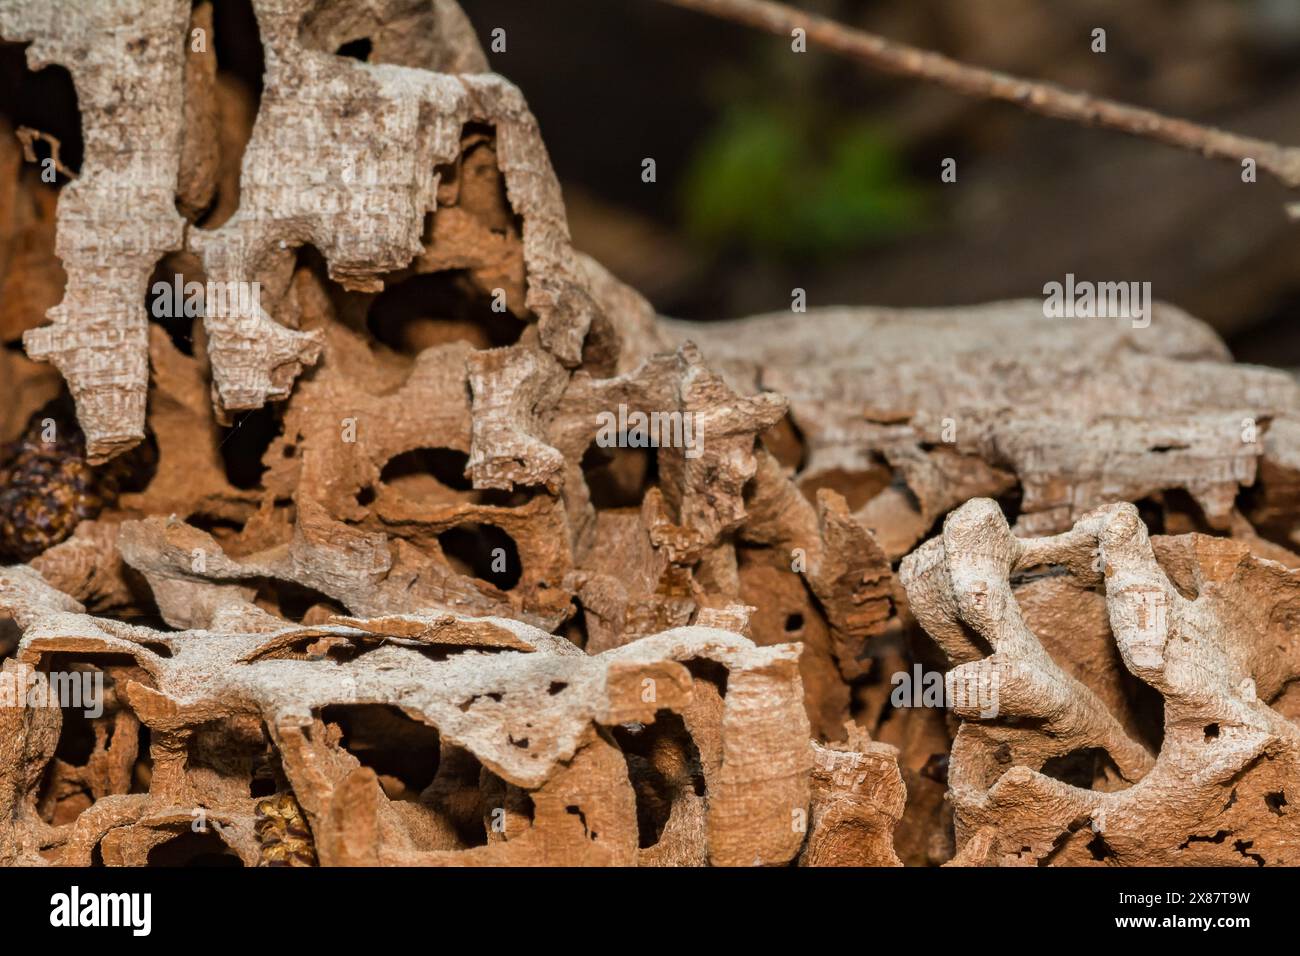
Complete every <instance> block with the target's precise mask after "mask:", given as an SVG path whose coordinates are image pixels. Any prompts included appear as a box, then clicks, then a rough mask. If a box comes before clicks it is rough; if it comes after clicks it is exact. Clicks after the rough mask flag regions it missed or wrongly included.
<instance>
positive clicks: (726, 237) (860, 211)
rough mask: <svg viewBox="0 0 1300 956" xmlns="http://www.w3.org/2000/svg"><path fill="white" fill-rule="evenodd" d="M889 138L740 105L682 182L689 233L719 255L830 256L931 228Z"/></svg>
mask: <svg viewBox="0 0 1300 956" xmlns="http://www.w3.org/2000/svg"><path fill="white" fill-rule="evenodd" d="M927 200H928V194H927V192H926V191H925V190H924V189H923V188H922V187H921V186H919V185H918V184H917V183H915V182H913V181H912V180H911V179H910V178H909V176H908V175H907V172H906V170H905V169H904V167H903V163H902V160H901V158H900V156H899V154H898V152H897V151H896V149H895V148H894V147H893V146H892V144H891V143H890V141H889V139H888V137H886V136H885V135H883V134H882V132H881V131H880V130H879V129H878V128H876V127H873V125H872V124H871V123H869V122H866V121H860V120H859V121H850V122H847V123H840V124H835V125H829V124H825V123H818V122H816V121H814V120H813V118H812V117H811V116H809V115H808V114H807V113H805V112H795V111H793V110H788V109H783V108H781V107H780V106H777V105H759V106H755V105H746V106H733V107H730V108H728V109H727V110H726V111H724V113H723V117H722V120H721V122H720V123H719V124H718V125H717V127H716V128H715V129H714V130H713V131H712V132H711V133H710V135H709V136H708V137H706V139H705V140H704V142H703V143H702V144H701V146H700V148H699V149H698V150H697V152H696V154H695V156H694V158H693V160H692V162H691V165H690V168H689V169H688V170H687V174H686V176H685V178H684V181H683V188H682V194H681V201H682V216H683V222H684V226H685V228H686V230H687V233H688V234H689V235H690V236H691V237H692V238H693V239H694V240H696V241H697V242H698V243H699V244H700V245H701V246H703V247H705V248H706V249H709V250H711V251H714V252H718V251H721V250H723V249H732V248H737V247H740V248H745V249H748V250H749V251H751V252H754V253H757V254H759V255H762V256H765V257H775V258H783V259H786V258H801V259H824V258H828V257H830V256H833V255H835V254H837V253H842V252H846V251H849V250H852V249H856V248H860V247H862V246H863V245H865V244H868V243H872V242H880V241H883V240H888V239H893V238H896V237H898V236H900V235H903V234H906V233H908V232H912V231H914V230H916V229H918V228H919V227H921V226H923V225H924V224H925V223H926V221H927V219H928V215H927V213H928V210H929V207H930V203H929V202H928V201H927Z"/></svg>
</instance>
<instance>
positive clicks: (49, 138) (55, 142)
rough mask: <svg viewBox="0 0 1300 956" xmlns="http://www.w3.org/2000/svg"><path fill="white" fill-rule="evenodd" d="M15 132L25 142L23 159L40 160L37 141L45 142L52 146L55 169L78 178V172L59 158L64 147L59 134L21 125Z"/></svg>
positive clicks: (70, 177)
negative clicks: (55, 134) (37, 153)
mask: <svg viewBox="0 0 1300 956" xmlns="http://www.w3.org/2000/svg"><path fill="white" fill-rule="evenodd" d="M14 133H15V135H17V137H18V141H19V142H20V143H22V144H23V159H25V160H26V161H27V162H29V163H38V162H40V159H39V158H38V157H37V155H36V145H35V144H36V143H37V142H44V143H45V145H46V146H48V147H49V148H50V159H51V160H53V161H54V169H55V171H56V172H59V173H62V174H63V175H64V176H65V177H67V178H68V179H76V178H77V174H76V173H74V172H73V171H72V170H70V169H69V168H68V167H67V166H64V165H63V161H62V160H61V159H60V158H59V150H60V149H62V147H63V144H62V143H60V142H59V138H58V137H57V136H54V135H53V134H51V133H42V132H41V131H40V130H38V129H32V128H31V127H30V126H20V127H18V129H16V130H14Z"/></svg>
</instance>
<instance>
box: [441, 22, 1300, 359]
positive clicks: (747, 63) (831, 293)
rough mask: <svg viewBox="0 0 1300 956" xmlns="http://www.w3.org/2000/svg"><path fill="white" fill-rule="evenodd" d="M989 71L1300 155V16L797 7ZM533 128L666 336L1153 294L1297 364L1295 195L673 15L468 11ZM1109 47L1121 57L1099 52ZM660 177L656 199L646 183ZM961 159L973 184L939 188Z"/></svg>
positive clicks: (1260, 353)
mask: <svg viewBox="0 0 1300 956" xmlns="http://www.w3.org/2000/svg"><path fill="white" fill-rule="evenodd" d="M798 5H802V6H803V7H804V8H805V9H810V10H816V11H818V12H821V13H823V14H826V15H829V16H832V17H835V18H836V19H839V20H841V21H842V22H844V23H847V24H851V25H855V26H859V27H862V28H865V29H868V30H871V31H875V32H878V33H881V34H883V35H885V36H888V37H890V38H893V39H896V40H901V41H906V42H909V43H913V44H916V45H919V46H923V47H926V48H929V49H934V50H938V51H941V52H943V53H946V54H948V55H951V56H954V57H957V58H959V59H962V60H966V61H968V62H971V63H975V64H979V65H982V66H987V67H992V68H995V69H1000V70H1005V71H1010V72H1014V73H1018V74H1023V75H1026V76H1031V77H1035V78H1041V79H1046V80H1051V81H1055V82H1058V83H1061V84H1065V85H1068V86H1075V87H1079V88H1082V89H1085V90H1088V91H1090V92H1094V93H1097V94H1101V95H1105V96H1110V97H1113V98H1116V99H1121V100H1124V101H1129V102H1133V103H1136V104H1139V105H1144V106H1150V107H1153V108H1156V109H1159V110H1162V111H1165V112H1168V113H1171V114H1174V115H1179V116H1185V117H1188V118H1191V119H1195V120H1198V121H1200V122H1204V123H1210V124H1213V125H1218V126H1223V127H1226V128H1229V129H1232V130H1233V131H1236V132H1240V133H1244V134H1250V135H1255V136H1260V137H1264V138H1268V139H1274V140H1278V141H1280V142H1284V143H1295V142H1300V0H1050V2H1049V0H799V4H798ZM463 6H464V8H465V10H466V12H467V13H468V14H469V15H470V17H471V19H472V20H473V21H474V24H475V27H476V28H477V30H478V31H479V35H480V38H481V40H482V42H483V44H484V48H485V49H487V50H489V51H490V43H491V39H492V31H493V30H494V29H495V28H497V27H501V28H504V30H505V31H506V50H505V52H496V53H493V52H489V58H490V60H491V62H492V64H493V67H494V68H495V69H496V70H497V71H499V72H500V73H502V74H504V75H505V76H507V77H509V78H510V79H511V80H513V81H514V82H515V83H517V84H518V85H519V86H520V87H521V88H522V89H523V91H524V93H525V95H526V96H527V98H528V101H529V103H530V105H531V106H532V108H533V111H534V112H535V113H536V115H537V117H538V119H539V121H540V123H541V127H542V133H543V136H544V137H545V139H546V142H547V145H548V147H549V149H550V152H551V157H552V160H553V161H554V164H555V166H556V169H557V171H558V173H559V175H560V178H561V181H562V182H563V185H564V189H565V197H566V201H567V203H568V210H569V217H570V224H571V226H572V230H573V233H574V238H575V242H576V243H577V245H578V246H579V248H581V249H583V250H584V251H587V252H590V253H592V254H593V255H595V256H596V257H597V258H599V259H600V260H601V261H602V262H604V263H605V265H607V266H608V267H609V268H610V269H612V270H613V271H614V272H615V273H616V274H618V275H619V276H620V277H621V278H623V279H624V280H626V281H628V282H630V283H631V284H633V285H635V286H636V287H637V288H638V289H640V290H641V291H642V292H643V293H645V294H646V295H647V296H648V297H649V298H650V299H651V301H653V302H654V304H655V305H656V306H657V307H658V309H659V310H660V311H661V312H663V313H666V314H670V315H676V316H681V317H684V318H695V319H717V318H729V317H735V316H740V315H747V314H751V313H755V312H761V311H766V310H774V309H786V308H789V305H790V295H791V289H792V288H794V287H802V288H804V289H806V290H807V292H808V300H809V305H810V306H820V305H835V304H872V305H894V306H938V305H960V304H969V303H976V302H982V301H988V300H993V299H1000V298H1015V297H1025V296H1039V295H1041V291H1042V286H1043V284H1044V283H1045V282H1048V281H1051V280H1053V279H1060V278H1062V277H1063V276H1064V275H1065V273H1067V272H1073V273H1074V274H1075V275H1076V276H1078V277H1079V278H1081V279H1082V278H1091V279H1095V280H1133V281H1150V282H1152V284H1153V294H1154V295H1155V296H1156V298H1159V299H1163V300H1166V301H1170V302H1173V303H1175V304H1177V305H1179V306H1182V307H1183V308H1185V309H1187V310H1189V311H1190V312H1192V313H1193V314H1195V315H1197V316H1199V317H1201V318H1203V319H1205V320H1207V321H1208V322H1210V323H1211V324H1213V325H1214V326H1215V327H1216V328H1217V329H1218V330H1219V331H1220V333H1221V334H1222V335H1223V336H1224V338H1225V339H1226V340H1227V341H1228V343H1229V345H1230V346H1231V347H1232V349H1233V352H1234V354H1235V355H1236V356H1237V358H1239V359H1241V360H1244V361H1252V362H1262V363H1267V364H1271V365H1279V366H1284V367H1296V368H1300V323H1298V322H1296V321H1294V319H1293V314H1295V313H1296V312H1297V311H1300V223H1292V222H1290V221H1289V220H1288V218H1287V217H1286V214H1285V211H1284V206H1285V204H1286V203H1287V202H1288V201H1293V200H1295V199H1296V198H1297V197H1294V196H1291V195H1289V194H1288V193H1287V191H1286V190H1284V189H1283V188H1282V187H1280V186H1278V185H1276V184H1274V183H1273V182H1271V181H1270V180H1268V179H1267V177H1265V176H1263V175H1261V177H1260V180H1259V182H1257V183H1254V184H1246V183H1243V182H1242V179H1241V170H1240V169H1239V168H1238V167H1235V166H1233V165H1232V164H1225V163H1217V162H1211V161H1208V160H1204V159H1201V158H1199V157H1197V156H1194V155H1190V154H1186V153H1181V152H1178V151H1175V150H1172V149H1170V148H1167V147H1163V146H1160V145H1157V144H1154V143H1146V142H1141V141H1137V140H1133V139H1130V138H1128V137H1125V136H1123V135H1120V134H1117V133H1112V132H1108V131H1104V130H1090V129H1082V128H1078V127H1075V126H1072V125H1069V124H1066V123H1061V122H1058V121H1053V120H1049V119H1044V118H1039V117H1035V116H1030V115H1028V114H1026V113H1023V112H1021V111H1019V110H1017V109H1015V108H1013V107H1010V106H1007V105H1003V104H992V103H983V102H979V101H975V100H970V99H965V98H961V97H958V96H956V95H954V94H951V93H947V92H945V91H942V90H939V89H936V88H933V87H930V86H926V85H923V84H920V83H918V82H916V81H907V80H899V79H895V78H890V77H885V76H882V75H880V74H878V73H874V72H872V71H869V70H867V69H866V68H865V67H861V66H859V65H857V64H854V63H852V62H849V61H846V60H844V59H841V58H838V57H835V56H833V55H831V54H828V53H823V52H819V51H818V50H817V49H816V47H815V46H812V47H810V49H809V51H808V52H807V53H806V54H796V53H793V52H792V51H791V49H790V42H789V40H788V39H781V38H777V37H773V36H769V35H766V34H760V33H756V32H754V31H753V30H751V29H748V28H745V27H741V26H737V25H732V24H730V23H726V22H722V21H717V20H713V19H710V18H708V17H705V16H701V15H699V14H695V13H691V12H688V11H683V10H679V9H677V8H674V7H670V6H668V5H666V4H663V3H660V2H657V0H544V2H521V0H463ZM1099 27H1100V28H1102V29H1105V30H1106V41H1107V52H1105V53H1104V54H1098V53H1094V52H1092V50H1091V40H1092V36H1091V34H1092V31H1093V30H1094V29H1095V28H1099ZM647 157H650V158H653V159H654V160H655V162H656V167H657V181H656V182H654V183H644V182H643V181H642V177H641V170H642V160H643V159H645V158H647ZM945 157H953V158H955V159H956V160H957V163H958V181H957V183H956V184H943V183H941V182H940V178H939V171H940V164H941V162H942V160H943V159H944V158H945Z"/></svg>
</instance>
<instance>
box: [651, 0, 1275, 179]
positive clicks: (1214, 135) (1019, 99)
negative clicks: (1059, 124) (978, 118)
mask: <svg viewBox="0 0 1300 956" xmlns="http://www.w3.org/2000/svg"><path fill="white" fill-rule="evenodd" d="M666 2H667V3H671V4H674V5H676V6H679V7H684V8H686V9H689V10H696V11H698V12H700V13H706V14H710V15H712V16H715V17H720V18H722V19H725V20H733V21H735V22H737V23H742V24H745V25H747V26H751V27H755V28H757V29H759V30H765V31H767V32H768V33H774V34H777V35H778V36H784V37H789V36H791V35H792V33H793V31H794V30H796V29H803V30H804V31H805V34H806V36H807V39H808V42H809V45H810V47H811V45H812V44H816V45H818V46H820V47H823V48H825V49H827V50H831V51H833V52H835V53H839V54H842V55H844V56H848V57H852V58H853V59H856V60H859V61H861V62H863V63H865V64H867V65H868V66H871V67H874V68H875V69H878V70H882V71H884V72H886V73H892V74H896V75H899V76H909V77H916V78H917V79H921V80H927V81H929V82H931V83H937V84H938V85H939V86H942V87H944V88H946V89H949V90H952V91H953V92H955V93H961V94H962V95H964V96H974V97H980V98H982V99H990V100H1004V101H1006V102H1008V103H1014V104H1016V105H1017V106H1020V107H1022V108H1023V109H1026V110H1029V111H1030V112H1033V113H1041V114H1042V115H1044V116H1051V117H1054V118H1056V119H1064V120H1071V121H1073V122H1077V123H1082V124H1084V125H1086V126H1103V127H1106V128H1108V129H1113V130H1119V131H1120V132H1123V133H1129V134H1131V135H1133V136H1140V137H1143V138H1146V139H1153V140H1156V141H1157V142H1161V143H1166V144H1168V145H1170V146H1177V147H1179V148H1180V149H1187V150H1191V151H1193V152H1196V153H1200V154H1201V155H1202V156H1208V157H1210V158H1212V159H1226V160H1233V161H1235V162H1237V163H1240V162H1241V161H1242V160H1245V159H1253V160H1254V161H1255V164H1256V166H1257V167H1258V168H1259V169H1262V170H1264V171H1265V172H1267V173H1270V174H1272V175H1273V176H1275V177H1277V178H1278V179H1279V180H1281V181H1282V182H1283V183H1285V184H1286V185H1287V186H1289V187H1291V188H1293V189H1294V188H1295V187H1297V186H1300V148H1297V147H1293V146H1282V145H1279V144H1278V143H1272V142H1269V141H1267V140H1262V139H1254V138H1252V137H1249V136H1238V135H1236V134H1234V133H1229V132H1225V131H1224V130H1220V129H1214V128H1213V127H1210V126H1201V125H1200V124H1198V123H1193V122H1190V121H1188V120H1181V119H1174V118H1173V117H1169V116H1165V115H1163V114H1161V113H1157V112H1155V111H1154V110H1148V109H1142V108H1140V107H1137V106H1128V105H1126V104H1124V103H1116V102H1115V101H1114V100H1106V99H1100V98H1098V97H1095V96H1091V95H1089V94H1087V93H1080V92H1077V91H1075V90H1068V89H1065V88H1064V87H1061V86H1057V85H1056V84H1054V83H1043V82H1038V81H1035V80H1026V79H1023V78H1021V77H1017V76H1011V75H1009V74H1006V73H999V72H997V71H996V70H986V69H982V68H980V67H977V66H969V65H967V64H965V63H959V62H958V61H957V60H953V59H950V58H949V57H946V56H943V55H942V54H939V53H933V52H931V51H929V50H922V49H918V48H917V47H913V46H908V45H907V44H904V43H896V42H894V41H893V40H886V39H885V38H884V37H881V36H877V35H876V34H874V33H867V32H866V31H863V30H856V29H853V28H852V27H847V26H844V25H843V24H841V23H837V22H836V21H834V20H830V19H827V18H826V17H823V16H818V15H817V14H814V13H806V12H804V11H802V10H797V9H795V8H794V7H790V6H787V5H786V4H783V3H773V2H771V0H666Z"/></svg>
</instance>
